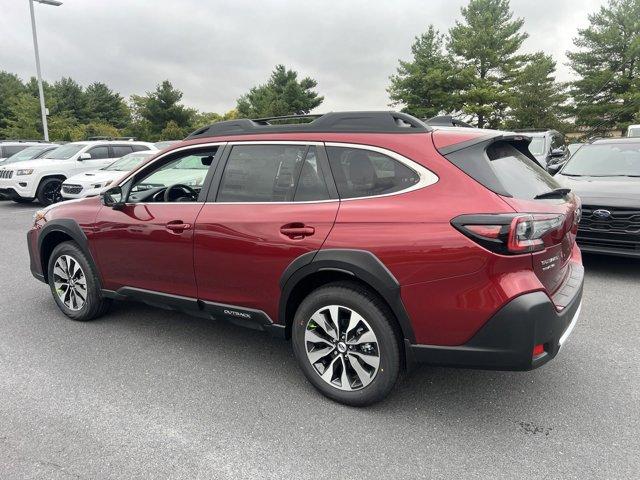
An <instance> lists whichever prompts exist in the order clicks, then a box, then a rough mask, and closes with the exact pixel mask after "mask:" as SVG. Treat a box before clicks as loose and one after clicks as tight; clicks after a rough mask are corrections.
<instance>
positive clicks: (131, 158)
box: [103, 153, 153, 172]
mask: <svg viewBox="0 0 640 480" xmlns="http://www.w3.org/2000/svg"><path fill="white" fill-rule="evenodd" d="M151 155H153V154H149V153H147V154H145V153H131V154H129V155H125V156H124V157H122V158H121V159H119V160H116V161H115V162H113V163H112V164H111V165H109V166H107V167H104V168H103V170H109V171H115V172H130V171H131V170H133V169H134V168H136V167H137V166H138V165H140V164H141V163H142V162H144V161H145V160H146V159H147V158H149V157H151Z"/></svg>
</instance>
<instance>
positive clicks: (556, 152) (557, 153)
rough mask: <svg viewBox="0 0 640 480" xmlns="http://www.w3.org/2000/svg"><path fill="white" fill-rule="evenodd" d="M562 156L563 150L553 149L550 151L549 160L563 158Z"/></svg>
mask: <svg viewBox="0 0 640 480" xmlns="http://www.w3.org/2000/svg"><path fill="white" fill-rule="evenodd" d="M564 154H565V149H564V148H554V149H553V150H551V153H550V154H549V156H550V157H551V158H558V157H564Z"/></svg>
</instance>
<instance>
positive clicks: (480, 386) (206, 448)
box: [0, 202, 640, 479]
mask: <svg viewBox="0 0 640 480" xmlns="http://www.w3.org/2000/svg"><path fill="white" fill-rule="evenodd" d="M36 209H37V206H36V205H28V206H25V205H16V204H14V203H12V202H0V222H1V225H2V227H1V230H0V231H1V232H2V235H1V236H0V239H1V247H0V251H1V252H2V263H1V270H0V271H1V275H0V286H1V291H2V292H3V295H2V308H1V309H0V317H1V318H0V478H3V479H25V478H29V479H32V478H33V479H68V478H78V479H84V478H99V479H103V478H156V479H159V478H189V479H197V478H219V479H225V478H229V479H237V478H296V479H303V478H319V477H322V478H326V477H328V478H363V479H364V478H376V479H378V478H456V477H457V478H465V479H466V478H489V477H491V478H505V479H513V478H543V477H553V478H563V479H570V478H576V479H584V478H621V479H622V478H636V476H637V473H638V471H640V435H639V434H638V432H639V431H640V346H639V345H640V321H639V318H640V317H639V315H638V312H639V311H640V261H630V260H624V259H616V258H603V257H591V256H590V257H586V258H585V266H586V269H587V277H586V286H585V296H584V303H583V310H582V316H581V318H580V321H579V323H578V324H577V326H576V328H575V330H574V332H573V334H572V336H571V337H570V339H569V340H568V342H567V344H566V345H565V347H564V349H563V351H562V352H561V353H560V354H559V356H558V357H557V358H556V360H555V361H553V362H552V363H550V364H548V365H547V366H545V367H543V368H541V369H539V370H536V371H533V372H526V373H508V372H507V373H505V372H484V371H473V370H454V369H444V368H429V367H419V368H417V369H416V370H414V371H413V372H412V373H410V374H409V375H407V376H406V377H405V378H404V379H403V380H402V381H401V383H400V384H399V385H398V386H397V388H396V390H395V392H394V393H393V394H392V395H391V396H390V398H388V399H387V400H386V401H385V402H383V403H381V404H378V405H376V406H374V407H372V408H368V409H354V408H348V407H344V406H341V405H338V404H336V403H333V402H331V401H329V400H327V399H326V398H324V397H322V396H321V395H320V394H318V393H316V391H315V390H314V389H313V388H312V387H311V386H310V385H309V384H308V383H307V382H306V380H305V379H304V377H303V376H302V374H301V373H299V372H298V369H297V367H296V365H295V363H294V359H293V355H292V352H291V348H290V346H289V345H288V344H287V343H286V342H284V341H282V340H277V339H273V338H271V337H270V336H268V335H267V334H264V333H261V332H256V331H252V330H246V329H242V328H240V327H236V326H233V325H227V324H222V323H214V322H211V321H207V320H203V319H198V318H191V317H188V316H185V315H180V314H176V313H172V312H166V311H163V310H157V309H154V308H151V307H147V306H144V305H139V304H134V303H126V304H125V303H122V304H117V305H115V308H113V310H112V312H111V314H109V315H108V316H106V317H104V318H102V319H100V320H98V321H95V322H92V323H87V324H83V323H75V322H72V321H70V320H68V319H66V317H64V316H63V315H62V314H61V313H60V312H59V311H58V310H57V308H56V306H55V303H54V301H53V299H52V298H51V295H50V292H49V290H48V287H46V286H45V285H44V284H41V283H39V282H37V281H36V280H35V279H34V278H33V277H32V276H31V274H30V273H29V267H28V256H27V250H26V243H25V233H26V231H27V229H28V227H29V224H30V222H31V217H32V214H33V212H34V211H35V210H36Z"/></svg>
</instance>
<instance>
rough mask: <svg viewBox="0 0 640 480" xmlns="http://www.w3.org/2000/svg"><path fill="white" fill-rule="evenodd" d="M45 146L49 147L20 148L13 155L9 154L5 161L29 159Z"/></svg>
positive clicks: (12, 161)
mask: <svg viewBox="0 0 640 480" xmlns="http://www.w3.org/2000/svg"><path fill="white" fill-rule="evenodd" d="M45 148H49V147H28V148H25V149H24V150H20V151H19V152H18V153H16V154H15V155H11V156H10V157H9V158H7V163H14V162H22V161H24V160H31V159H32V158H34V157H35V156H36V155H38V153H40V152H41V151H42V150H44V149H45Z"/></svg>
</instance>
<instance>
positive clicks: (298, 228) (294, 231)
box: [280, 223, 316, 239]
mask: <svg viewBox="0 0 640 480" xmlns="http://www.w3.org/2000/svg"><path fill="white" fill-rule="evenodd" d="M280 233H281V234H283V235H285V236H287V237H289V238H292V239H300V238H304V237H310V236H311V235H313V234H314V233H316V229H315V228H313V227H309V226H307V225H305V224H304V223H288V224H287V225H283V226H282V227H280Z"/></svg>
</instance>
